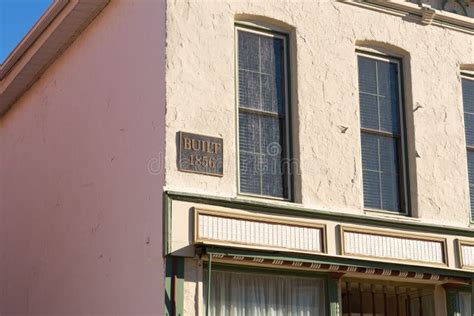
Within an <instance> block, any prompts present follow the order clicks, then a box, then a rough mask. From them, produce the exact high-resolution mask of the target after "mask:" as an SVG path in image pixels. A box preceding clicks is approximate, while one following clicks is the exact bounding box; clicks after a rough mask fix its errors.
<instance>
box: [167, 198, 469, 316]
mask: <svg viewBox="0 0 474 316" xmlns="http://www.w3.org/2000/svg"><path fill="white" fill-rule="evenodd" d="M166 200H167V204H166V205H167V209H168V212H167V216H166V218H165V222H166V223H167V224H166V230H167V236H169V239H168V240H167V242H166V243H165V248H167V249H168V251H170V254H171V255H170V256H168V257H167V267H168V274H167V281H168V282H167V293H168V296H167V297H169V305H168V308H169V311H170V314H173V310H174V311H175V312H176V315H179V313H180V312H181V313H184V314H189V313H190V312H193V313H196V315H397V316H398V315H403V316H408V315H411V316H423V315H424V316H431V315H433V316H435V315H445V311H446V312H447V315H460V316H471V314H470V313H472V312H471V306H472V291H473V286H472V276H473V274H472V272H470V270H469V267H467V265H466V264H467V263H468V262H467V261H466V260H467V259H466V258H461V256H460V254H464V257H466V254H468V253H470V251H471V250H472V249H471V248H469V249H468V248H463V247H466V245H469V247H471V246H470V242H472V237H471V238H468V237H467V236H466V235H468V234H469V233H470V232H469V231H463V230H456V231H454V230H451V231H450V230H444V233H443V235H441V234H440V232H441V231H440V230H439V229H437V228H436V227H431V226H427V225H419V226H417V227H415V226H412V227H410V228H411V229H410V230H411V231H410V232H407V230H406V229H404V230H402V229H401V228H400V227H399V224H398V223H397V222H395V221H379V220H378V221H377V224H378V225H377V228H373V225H374V223H373V222H371V221H370V220H367V219H358V218H355V217H351V216H348V215H341V216H335V215H334V214H332V216H329V214H327V213H324V212H312V211H311V210H306V209H299V208H293V209H289V208H287V207H278V206H272V207H270V206H268V205H263V204H259V203H247V202H240V201H235V200H233V201H231V200H230V199H225V198H217V197H209V196H202V195H194V194H181V193H176V192H169V193H168V194H167V195H166ZM289 212H292V213H293V214H294V215H295V216H298V218H299V219H298V220H296V219H295V217H291V216H289V215H288V214H290V213H289ZM272 214H278V216H274V215H272ZM185 219H187V220H188V221H189V223H190V224H189V226H187V227H184V226H183V223H184V222H185ZM405 225H406V224H405ZM384 226H385V227H384ZM415 229H417V231H415ZM454 234H456V235H454ZM455 245H456V247H455ZM460 260H464V261H460ZM457 262H459V263H461V262H464V263H465V264H464V265H463V267H464V268H461V266H457ZM191 271H192V272H191Z"/></svg>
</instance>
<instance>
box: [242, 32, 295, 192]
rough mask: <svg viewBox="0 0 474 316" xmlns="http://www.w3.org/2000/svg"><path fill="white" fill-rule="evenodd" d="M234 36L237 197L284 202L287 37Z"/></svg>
mask: <svg viewBox="0 0 474 316" xmlns="http://www.w3.org/2000/svg"><path fill="white" fill-rule="evenodd" d="M236 33H237V34H236V37H237V54H236V55H237V76H238V79H237V84H238V89H237V91H238V96H237V103H238V115H239V118H238V128H239V137H238V141H239V173H240V177H239V189H240V193H243V194H251V195H260V196H269V197H273V198H280V199H290V198H291V197H290V183H289V182H290V179H289V173H290V172H289V168H290V164H289V163H288V157H289V126H288V125H289V119H288V88H287V58H286V55H287V54H286V47H287V37H286V36H284V35H279V34H276V33H269V32H263V31H254V30H250V29H245V28H241V27H237V28H236Z"/></svg>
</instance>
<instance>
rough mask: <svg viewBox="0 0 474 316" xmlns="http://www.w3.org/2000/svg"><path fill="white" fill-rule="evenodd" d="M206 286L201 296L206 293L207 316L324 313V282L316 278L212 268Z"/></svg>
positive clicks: (285, 315) (306, 315)
mask: <svg viewBox="0 0 474 316" xmlns="http://www.w3.org/2000/svg"><path fill="white" fill-rule="evenodd" d="M208 286H209V285H208V284H205V285H204V293H208V292H209V308H207V306H205V307H204V310H209V316H226V315H275V316H280V315H281V316H283V315H284V316H291V315H295V316H296V315H298V316H311V315H321V316H323V315H325V314H326V313H325V310H326V307H325V294H324V293H325V290H324V288H325V287H324V281H323V280H322V279H319V278H314V277H307V278H305V277H299V276H291V275H282V274H281V273H279V274H276V273H275V274H270V273H258V274H256V273H255V274H254V273H247V272H245V273H243V272H233V271H220V270H214V269H212V272H211V285H210V289H208V288H207V287H208ZM208 290H209V291H208ZM205 295H206V294H205ZM204 302H207V298H206V299H204Z"/></svg>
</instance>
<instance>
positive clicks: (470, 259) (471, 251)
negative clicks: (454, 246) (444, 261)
mask: <svg viewBox="0 0 474 316" xmlns="http://www.w3.org/2000/svg"><path fill="white" fill-rule="evenodd" d="M458 242H459V256H460V258H459V261H460V262H461V267H462V268H468V269H474V242H468V241H462V240H460V241H458Z"/></svg>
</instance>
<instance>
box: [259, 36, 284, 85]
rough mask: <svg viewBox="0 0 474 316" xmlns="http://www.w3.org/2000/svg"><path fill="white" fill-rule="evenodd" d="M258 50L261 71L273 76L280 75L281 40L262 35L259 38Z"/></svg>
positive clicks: (281, 60) (281, 58)
mask: <svg viewBox="0 0 474 316" xmlns="http://www.w3.org/2000/svg"><path fill="white" fill-rule="evenodd" d="M260 52H261V54H260V56H261V61H262V69H261V71H262V72H263V73H266V74H271V75H273V76H281V75H282V73H283V40H282V39H281V38H274V37H264V36H262V37H261V38H260Z"/></svg>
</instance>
